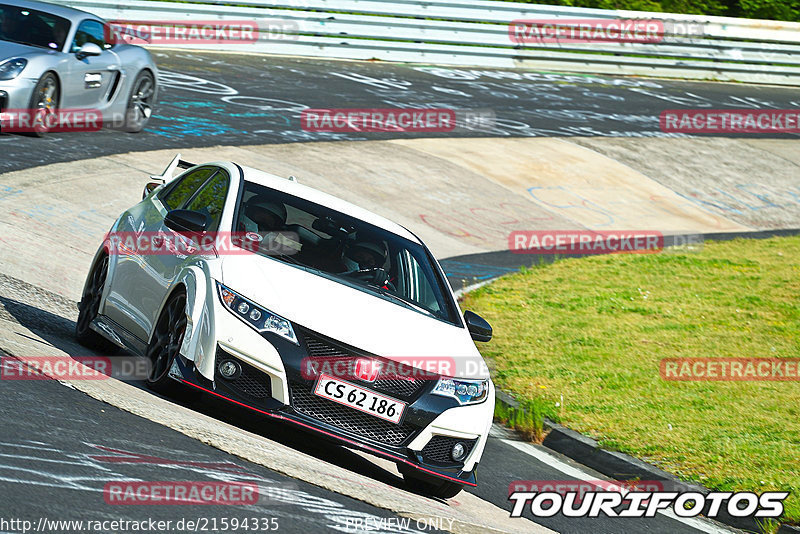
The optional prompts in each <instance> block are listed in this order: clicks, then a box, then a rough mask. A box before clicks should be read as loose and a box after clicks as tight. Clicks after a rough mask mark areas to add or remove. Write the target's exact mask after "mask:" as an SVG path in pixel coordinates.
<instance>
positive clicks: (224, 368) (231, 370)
mask: <svg viewBox="0 0 800 534" xmlns="http://www.w3.org/2000/svg"><path fill="white" fill-rule="evenodd" d="M240 370H241V368H240V367H239V364H238V363H236V362H235V361H233V360H225V361H224V362H222V363H220V364H219V374H221V375H222V376H223V377H225V378H233V377H235V376H236V375H238V374H239V372H240Z"/></svg>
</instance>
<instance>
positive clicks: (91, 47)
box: [75, 43, 103, 59]
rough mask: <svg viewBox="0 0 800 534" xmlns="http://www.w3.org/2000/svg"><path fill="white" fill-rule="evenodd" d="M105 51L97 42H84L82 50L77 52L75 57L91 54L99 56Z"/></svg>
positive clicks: (81, 57) (80, 57)
mask: <svg viewBox="0 0 800 534" xmlns="http://www.w3.org/2000/svg"><path fill="white" fill-rule="evenodd" d="M102 53H103V49H102V48H100V47H99V46H98V45H96V44H95V43H84V44H83V46H82V47H81V49H80V50H78V51H77V52H76V53H75V57H76V58H78V59H83V58H85V57H89V56H99V55H100V54H102Z"/></svg>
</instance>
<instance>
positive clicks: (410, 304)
mask: <svg viewBox="0 0 800 534" xmlns="http://www.w3.org/2000/svg"><path fill="white" fill-rule="evenodd" d="M367 287H369V288H370V289H374V290H375V292H376V293H378V294H379V295H382V296H384V297H389V298H390V299H392V300H394V301H395V302H399V303H400V304H403V305H404V306H405V307H407V308H411V309H412V310H416V311H419V312H422V313H424V314H426V315H430V316H431V317H436V315H435V314H434V313H433V312H432V311H430V310H426V309H425V308H423V307H422V306H420V305H418V304H415V303H413V302H411V301H409V300H406V299H404V298H403V297H401V296H400V295H395V294H394V293H390V292H389V291H388V290H386V289H384V288H383V286H378V285H372V284H367Z"/></svg>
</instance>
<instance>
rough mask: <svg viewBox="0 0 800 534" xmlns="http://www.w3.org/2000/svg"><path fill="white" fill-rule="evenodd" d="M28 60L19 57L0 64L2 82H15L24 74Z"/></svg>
mask: <svg viewBox="0 0 800 534" xmlns="http://www.w3.org/2000/svg"><path fill="white" fill-rule="evenodd" d="M27 64H28V60H27V59H24V58H21V57H18V58H14V59H9V60H8V61H4V62H2V63H0V80H13V79H14V78H16V77H17V76H19V74H20V73H21V72H22V69H24V68H25V65H27Z"/></svg>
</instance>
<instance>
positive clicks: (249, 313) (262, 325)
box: [217, 282, 300, 345]
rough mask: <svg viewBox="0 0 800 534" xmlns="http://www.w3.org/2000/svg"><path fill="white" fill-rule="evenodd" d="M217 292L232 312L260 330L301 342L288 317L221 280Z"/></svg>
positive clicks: (293, 341)
mask: <svg viewBox="0 0 800 534" xmlns="http://www.w3.org/2000/svg"><path fill="white" fill-rule="evenodd" d="M217 293H218V294H219V298H220V300H221V301H222V303H223V304H224V305H225V307H226V308H228V310H230V312H231V313H233V314H234V315H235V316H236V317H238V318H239V319H241V320H242V321H244V322H245V323H247V324H249V325H250V326H251V327H253V328H254V329H255V330H257V331H258V332H272V333H273V334H278V335H279V336H281V337H282V338H285V339H288V340H289V341H291V342H292V343H294V344H295V345H299V344H300V343H298V341H297V336H295V335H294V329H292V323H290V322H289V321H288V320H287V319H284V318H283V317H281V316H280V315H276V314H274V313H272V312H271V311H269V310H268V309H266V308H263V307H261V306H259V305H258V304H255V303H254V302H253V301H251V300H248V299H246V298H244V297H243V296H241V295H240V294H238V293H236V292H235V291H233V290H232V289H230V288H228V287H225V286H224V285H222V284H220V283H219V282H217Z"/></svg>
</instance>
